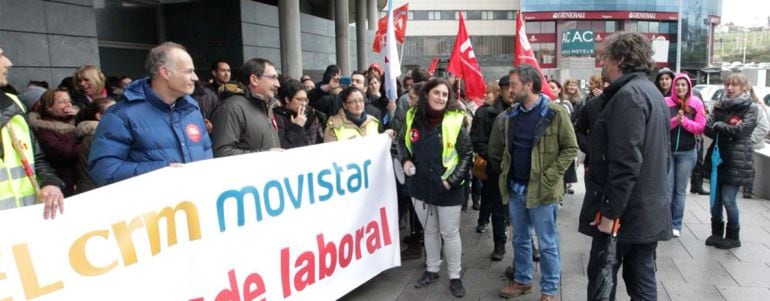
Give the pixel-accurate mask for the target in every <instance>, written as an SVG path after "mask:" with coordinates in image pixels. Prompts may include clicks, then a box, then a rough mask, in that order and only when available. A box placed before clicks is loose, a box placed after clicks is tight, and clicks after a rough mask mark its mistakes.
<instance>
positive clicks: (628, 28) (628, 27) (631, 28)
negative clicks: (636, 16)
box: [626, 21, 639, 32]
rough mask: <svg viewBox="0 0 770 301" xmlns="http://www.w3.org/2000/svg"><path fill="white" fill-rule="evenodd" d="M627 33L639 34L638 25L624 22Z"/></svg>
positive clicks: (633, 22) (632, 22)
mask: <svg viewBox="0 0 770 301" xmlns="http://www.w3.org/2000/svg"><path fill="white" fill-rule="evenodd" d="M626 31H627V32H639V23H638V22H636V21H626Z"/></svg>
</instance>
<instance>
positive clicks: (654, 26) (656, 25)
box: [649, 22, 660, 33]
mask: <svg viewBox="0 0 770 301" xmlns="http://www.w3.org/2000/svg"><path fill="white" fill-rule="evenodd" d="M649 32H654V33H658V32H660V22H650V31H649Z"/></svg>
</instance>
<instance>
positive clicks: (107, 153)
mask: <svg viewBox="0 0 770 301" xmlns="http://www.w3.org/2000/svg"><path fill="white" fill-rule="evenodd" d="M212 157H213V154H212V152H211V139H209V135H208V133H207V132H206V126H205V125H204V124H203V117H202V115H201V113H200V110H199V109H198V103H197V102H195V100H194V99H192V97H190V96H189V95H188V96H184V97H182V98H180V99H178V100H177V101H176V104H175V105H174V106H169V105H167V104H166V103H164V102H163V101H162V100H161V99H160V97H159V96H158V95H157V94H155V92H153V91H152V89H151V88H150V81H149V79H147V78H144V79H141V80H137V81H135V82H133V83H131V84H130V85H129V86H128V87H126V89H125V91H124V93H123V96H122V97H121V99H120V101H119V102H118V103H117V104H115V105H113V106H112V107H110V108H109V109H108V110H107V112H105V114H104V116H103V117H102V120H101V121H100V122H99V127H98V128H97V129H96V133H95V134H94V140H93V145H92V147H91V153H90V154H89V157H88V172H89V174H90V175H91V178H93V180H94V182H95V183H96V184H97V185H99V186H102V185H107V184H110V183H114V182H117V181H120V180H123V179H127V178H130V177H133V176H137V175H140V174H143V173H146V172H150V171H153V170H155V169H158V168H162V167H165V166H168V165H169V164H171V163H188V162H192V161H198V160H204V159H210V158H212Z"/></svg>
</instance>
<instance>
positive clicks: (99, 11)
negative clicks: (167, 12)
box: [95, 0, 159, 47]
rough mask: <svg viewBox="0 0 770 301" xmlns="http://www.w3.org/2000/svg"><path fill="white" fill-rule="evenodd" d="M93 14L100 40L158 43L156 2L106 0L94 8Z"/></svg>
mask: <svg viewBox="0 0 770 301" xmlns="http://www.w3.org/2000/svg"><path fill="white" fill-rule="evenodd" d="M123 2H125V3H123ZM95 15H96V24H97V26H96V36H97V37H98V38H99V40H100V41H101V40H104V41H116V42H124V43H136V44H148V45H152V46H154V45H156V44H158V39H159V38H158V28H157V27H158V26H157V25H158V5H157V4H143V3H136V2H134V1H117V0H107V1H104V4H103V5H101V6H98V7H96V8H95ZM152 46H151V47H152Z"/></svg>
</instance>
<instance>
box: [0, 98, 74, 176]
mask: <svg viewBox="0 0 770 301" xmlns="http://www.w3.org/2000/svg"><path fill="white" fill-rule="evenodd" d="M15 115H24V112H23V111H22V109H21V108H19V106H18V105H16V103H15V102H14V101H13V100H12V99H11V98H10V97H8V96H7V95H5V93H2V92H0V128H3V127H4V126H5V124H7V123H8V121H9V120H10V119H11V118H12V117H13V116H15ZM24 119H25V120H27V118H26V116H24ZM27 124H29V120H27ZM30 136H31V137H30V139H31V140H30V141H32V149H33V150H34V154H35V162H34V165H35V175H36V176H37V179H38V183H40V187H41V188H42V187H45V186H48V185H53V186H58V187H59V188H60V189H62V190H64V188H65V184H64V181H62V180H61V179H59V177H58V176H56V172H55V171H54V170H53V168H51V165H50V164H48V162H47V161H46V160H45V154H44V153H43V150H42V149H41V148H40V145H39V144H38V143H37V138H35V135H34V134H33V133H32V128H30ZM3 155H4V154H3V147H2V141H0V158H2V157H3Z"/></svg>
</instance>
